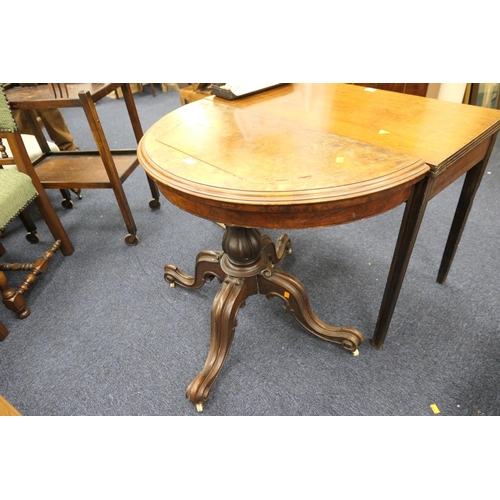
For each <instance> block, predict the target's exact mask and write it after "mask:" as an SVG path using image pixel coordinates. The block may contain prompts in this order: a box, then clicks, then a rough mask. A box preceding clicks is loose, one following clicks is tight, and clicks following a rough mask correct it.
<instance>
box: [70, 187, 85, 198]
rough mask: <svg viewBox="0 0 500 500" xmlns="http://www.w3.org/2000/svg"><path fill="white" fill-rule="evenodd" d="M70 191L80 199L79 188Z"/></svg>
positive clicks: (80, 191)
mask: <svg viewBox="0 0 500 500" xmlns="http://www.w3.org/2000/svg"><path fill="white" fill-rule="evenodd" d="M70 191H72V192H73V193H75V194H76V196H77V197H78V199H79V200H81V199H82V190H81V189H78V188H75V189H71V190H70Z"/></svg>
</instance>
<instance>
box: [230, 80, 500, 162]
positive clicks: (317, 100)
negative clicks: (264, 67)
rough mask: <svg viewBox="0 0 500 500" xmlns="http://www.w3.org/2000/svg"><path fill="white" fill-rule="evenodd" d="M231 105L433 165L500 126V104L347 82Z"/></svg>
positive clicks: (290, 88)
mask: <svg viewBox="0 0 500 500" xmlns="http://www.w3.org/2000/svg"><path fill="white" fill-rule="evenodd" d="M232 106H233V107H234V108H235V109H245V108H246V107H248V106H251V108H252V109H253V110H254V112H255V113H259V112H260V109H262V108H265V113H266V115H267V116H273V115H274V116H279V117H280V118H282V119H285V120H287V121H290V122H294V121H296V120H300V121H301V123H303V124H307V125H308V126H311V127H315V128H321V129H322V130H324V131H328V132H330V133H333V134H337V135H340V136H343V137H350V138H352V139H356V140H359V141H363V142H367V143H369V144H373V145H376V146H380V147H386V148H389V149H392V150H395V151H400V152H401V153H404V154H407V155H410V156H414V157H417V158H422V159H423V160H424V161H425V162H426V163H427V164H428V165H429V166H430V167H431V168H432V169H433V171H442V170H445V169H446V168H447V167H448V166H449V165H451V164H453V163H454V162H455V161H456V158H457V157H459V156H463V155H464V154H465V153H466V152H467V151H469V150H470V149H472V148H474V147H475V146H476V145H477V144H479V143H480V142H482V141H483V140H484V139H485V138H487V137H490V136H491V135H493V134H494V133H496V132H498V130H500V110H497V109H490V108H483V107H480V106H472V105H466V104H457V103H451V102H446V101H439V100H437V99H431V98H425V97H420V96H414V95H409V94H402V93H399V92H391V91H388V90H378V89H377V90H375V89H370V88H364V87H359V86H357V85H348V84H327V83H325V84H317V83H315V84H291V85H287V86H283V87H280V88H277V89H274V90H271V91H269V92H266V93H262V94H257V95H255V96H254V97H253V98H252V99H248V100H247V99H241V100H239V101H233V104H232ZM304 120H306V121H304Z"/></svg>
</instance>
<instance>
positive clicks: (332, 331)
mask: <svg viewBox="0 0 500 500" xmlns="http://www.w3.org/2000/svg"><path fill="white" fill-rule="evenodd" d="M258 280H259V293H261V294H264V295H266V297H267V298H268V299H271V298H273V297H279V298H280V299H282V300H283V301H284V303H285V309H288V310H289V311H290V312H291V313H292V314H293V317H294V318H295V319H296V320H297V321H298V322H299V323H300V324H301V325H302V326H303V327H304V328H305V329H306V330H308V331H309V332H311V333H312V334H314V335H316V336H317V337H319V338H321V339H323V340H326V341H328V342H334V343H337V344H342V346H343V347H344V349H347V350H348V351H350V352H351V353H353V354H354V355H355V356H356V355H357V354H358V347H359V346H360V345H361V343H362V342H363V340H364V338H363V335H362V334H361V333H360V332H358V330H355V329H354V328H348V327H336V326H331V325H328V324H326V323H324V322H323V321H321V320H320V319H319V318H318V317H317V316H316V315H315V314H314V312H313V311H312V309H311V306H310V304H309V299H308V297H307V292H306V289H305V288H304V285H303V284H302V283H301V282H300V281H299V280H298V279H297V278H296V277H295V276H292V275H291V274H288V273H286V272H284V271H281V270H279V269H272V270H266V271H264V272H262V273H261V274H260V275H259V278H258Z"/></svg>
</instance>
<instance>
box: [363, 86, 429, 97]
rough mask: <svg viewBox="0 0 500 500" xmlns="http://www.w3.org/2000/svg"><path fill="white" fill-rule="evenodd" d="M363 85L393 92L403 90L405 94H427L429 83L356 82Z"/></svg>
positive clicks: (423, 95)
mask: <svg viewBox="0 0 500 500" xmlns="http://www.w3.org/2000/svg"><path fill="white" fill-rule="evenodd" d="M355 85H359V86H361V87H370V88H374V89H379V90H390V91H391V92H401V93H403V94H411V95H419V96H421V97H425V96H426V95H427V89H428V87H429V84H428V83H356V84H355Z"/></svg>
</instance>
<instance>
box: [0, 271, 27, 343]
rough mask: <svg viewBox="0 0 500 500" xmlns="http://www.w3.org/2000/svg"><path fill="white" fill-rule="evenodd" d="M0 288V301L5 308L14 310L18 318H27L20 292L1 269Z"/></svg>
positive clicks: (24, 302) (24, 303)
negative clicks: (0, 298)
mask: <svg viewBox="0 0 500 500" xmlns="http://www.w3.org/2000/svg"><path fill="white" fill-rule="evenodd" d="M0 290H1V291H2V301H3V303H4V304H5V307H6V308H7V309H10V310H11V311H13V312H15V313H16V315H17V317H18V318H19V319H24V318H27V317H28V316H29V315H30V311H29V309H28V308H27V307H26V301H25V300H24V297H23V295H22V293H20V292H19V291H18V290H16V289H15V288H12V287H11V286H10V285H9V283H8V281H7V276H5V274H4V273H3V272H2V271H0ZM4 338H5V337H4ZM1 340H3V339H1Z"/></svg>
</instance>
